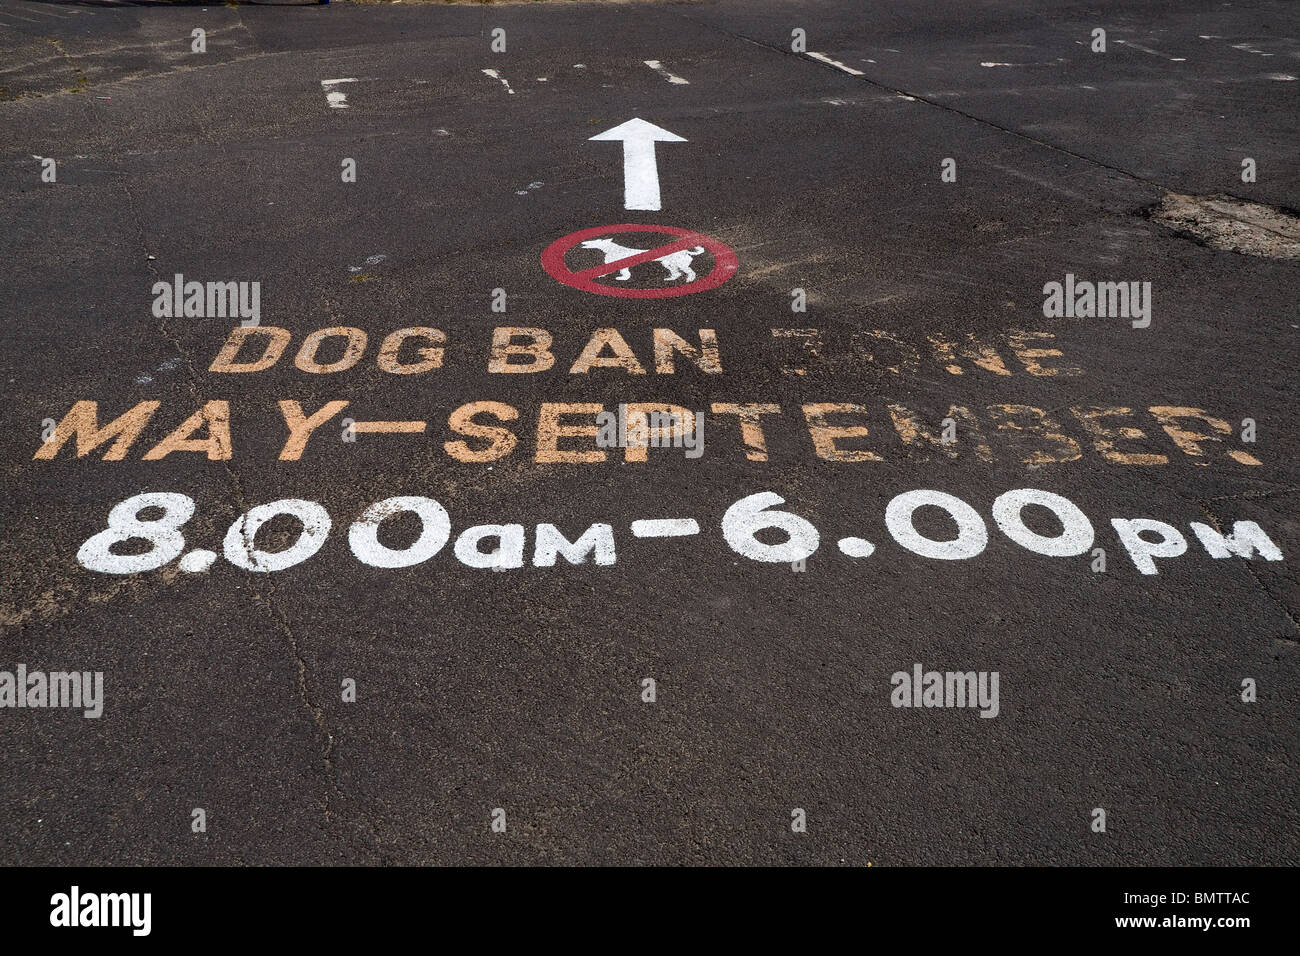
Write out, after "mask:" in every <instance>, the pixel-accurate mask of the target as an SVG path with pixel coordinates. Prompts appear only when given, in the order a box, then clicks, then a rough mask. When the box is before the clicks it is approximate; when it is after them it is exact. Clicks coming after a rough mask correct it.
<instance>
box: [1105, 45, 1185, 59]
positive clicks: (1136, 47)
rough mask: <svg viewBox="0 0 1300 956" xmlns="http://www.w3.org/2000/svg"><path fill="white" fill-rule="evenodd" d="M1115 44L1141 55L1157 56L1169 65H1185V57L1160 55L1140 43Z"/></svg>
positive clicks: (1157, 51) (1158, 52)
mask: <svg viewBox="0 0 1300 956" xmlns="http://www.w3.org/2000/svg"><path fill="white" fill-rule="evenodd" d="M1115 42H1116V43H1122V44H1124V45H1125V46H1131V47H1132V48H1133V49H1135V50H1141V51H1142V52H1143V53H1149V54H1151V55H1152V56H1158V57H1161V58H1162V59H1165V60H1168V61H1169V62H1170V63H1186V62H1187V57H1185V56H1170V55H1169V54H1168V53H1161V52H1160V51H1159V50H1153V49H1151V47H1149V46H1143V45H1142V44H1141V43H1134V42H1133V41H1132V40H1116V41H1115Z"/></svg>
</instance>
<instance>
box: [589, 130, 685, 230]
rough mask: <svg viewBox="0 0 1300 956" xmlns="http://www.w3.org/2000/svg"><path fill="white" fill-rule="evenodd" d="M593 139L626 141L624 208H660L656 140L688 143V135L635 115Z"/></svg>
mask: <svg viewBox="0 0 1300 956" xmlns="http://www.w3.org/2000/svg"><path fill="white" fill-rule="evenodd" d="M591 139H592V140H596V141H598V142H608V141H612V140H617V141H621V142H622V143H623V208H624V209H649V210H657V209H659V208H660V204H659V164H658V162H657V161H656V160H655V143H657V142H659V143H685V142H687V140H686V138H685V137H683V136H678V135H677V134H676V133H670V132H668V130H666V129H662V128H661V127H658V126H655V125H654V124H653V123H647V122H646V121H645V120H643V119H639V118H637V117H633V118H632V119H630V120H628V121H627V122H626V123H620V124H619V125H618V126H615V127H614V128H613V129H607V130H605V132H603V133H597V134H596V135H595V136H592V137H591Z"/></svg>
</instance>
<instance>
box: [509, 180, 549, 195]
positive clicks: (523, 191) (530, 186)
mask: <svg viewBox="0 0 1300 956" xmlns="http://www.w3.org/2000/svg"><path fill="white" fill-rule="evenodd" d="M545 185H546V184H545V183H543V182H540V181H534V182H531V183H529V184H528V188H527V189H516V190H515V195H516V196H527V195H528V194H529V193H530V192H532V191H533V190H534V189H541V188H542V187H543V186H545Z"/></svg>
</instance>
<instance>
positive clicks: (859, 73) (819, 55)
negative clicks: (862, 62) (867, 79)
mask: <svg viewBox="0 0 1300 956" xmlns="http://www.w3.org/2000/svg"><path fill="white" fill-rule="evenodd" d="M808 55H809V56H810V57H812V58H813V59H814V60H818V61H820V62H822V63H825V64H826V65H827V66H833V67H835V69H837V70H843V71H844V72H845V73H847V74H849V76H862V75H863V73H862V71H861V70H855V69H853V67H851V66H845V65H844V64H843V63H841V62H840V61H839V60H832V59H831V58H830V57H828V56H827V55H826V54H825V53H817V52H815V51H813V50H809V51H808Z"/></svg>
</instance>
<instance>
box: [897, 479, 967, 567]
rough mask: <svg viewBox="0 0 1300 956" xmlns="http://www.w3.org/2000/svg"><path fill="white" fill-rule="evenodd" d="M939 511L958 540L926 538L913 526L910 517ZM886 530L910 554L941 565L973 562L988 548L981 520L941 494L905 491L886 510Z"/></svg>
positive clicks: (957, 501) (963, 503)
mask: <svg viewBox="0 0 1300 956" xmlns="http://www.w3.org/2000/svg"><path fill="white" fill-rule="evenodd" d="M927 506H928V507H935V508H941V509H942V510H944V511H946V512H948V517H949V518H951V519H952V521H953V523H954V524H956V526H957V537H955V538H952V539H950V540H947V541H936V540H934V539H933V538H927V537H925V535H923V534H921V533H920V532H919V531H917V529H916V526H915V525H914V524H913V523H912V514H913V512H915V511H916V510H917V509H918V508H922V507H927ZM885 527H887V528H888V529H889V533H890V535H892V536H893V538H894V540H895V541H897V542H898V543H899V544H901V545H902V546H903V547H904V548H906V549H907V550H908V551H911V552H912V553H913V554H919V555H921V557H923V558H936V559H938V560H940V561H958V560H961V559H964V558H973V557H975V555H977V554H979V553H980V552H981V551H983V550H984V546H985V545H987V544H988V541H989V533H988V529H987V528H986V527H985V526H984V519H983V518H981V517H980V516H979V512H977V511H976V510H975V509H974V508H972V507H971V506H970V505H968V504H966V502H964V501H962V500H961V499H960V498H956V497H954V496H953V495H950V494H946V493H945V492H942V491H929V490H921V491H908V492H905V493H904V494H901V495H899V496H898V497H896V498H894V499H893V500H892V501H890V502H889V504H888V505H887V506H886V507H885Z"/></svg>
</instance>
